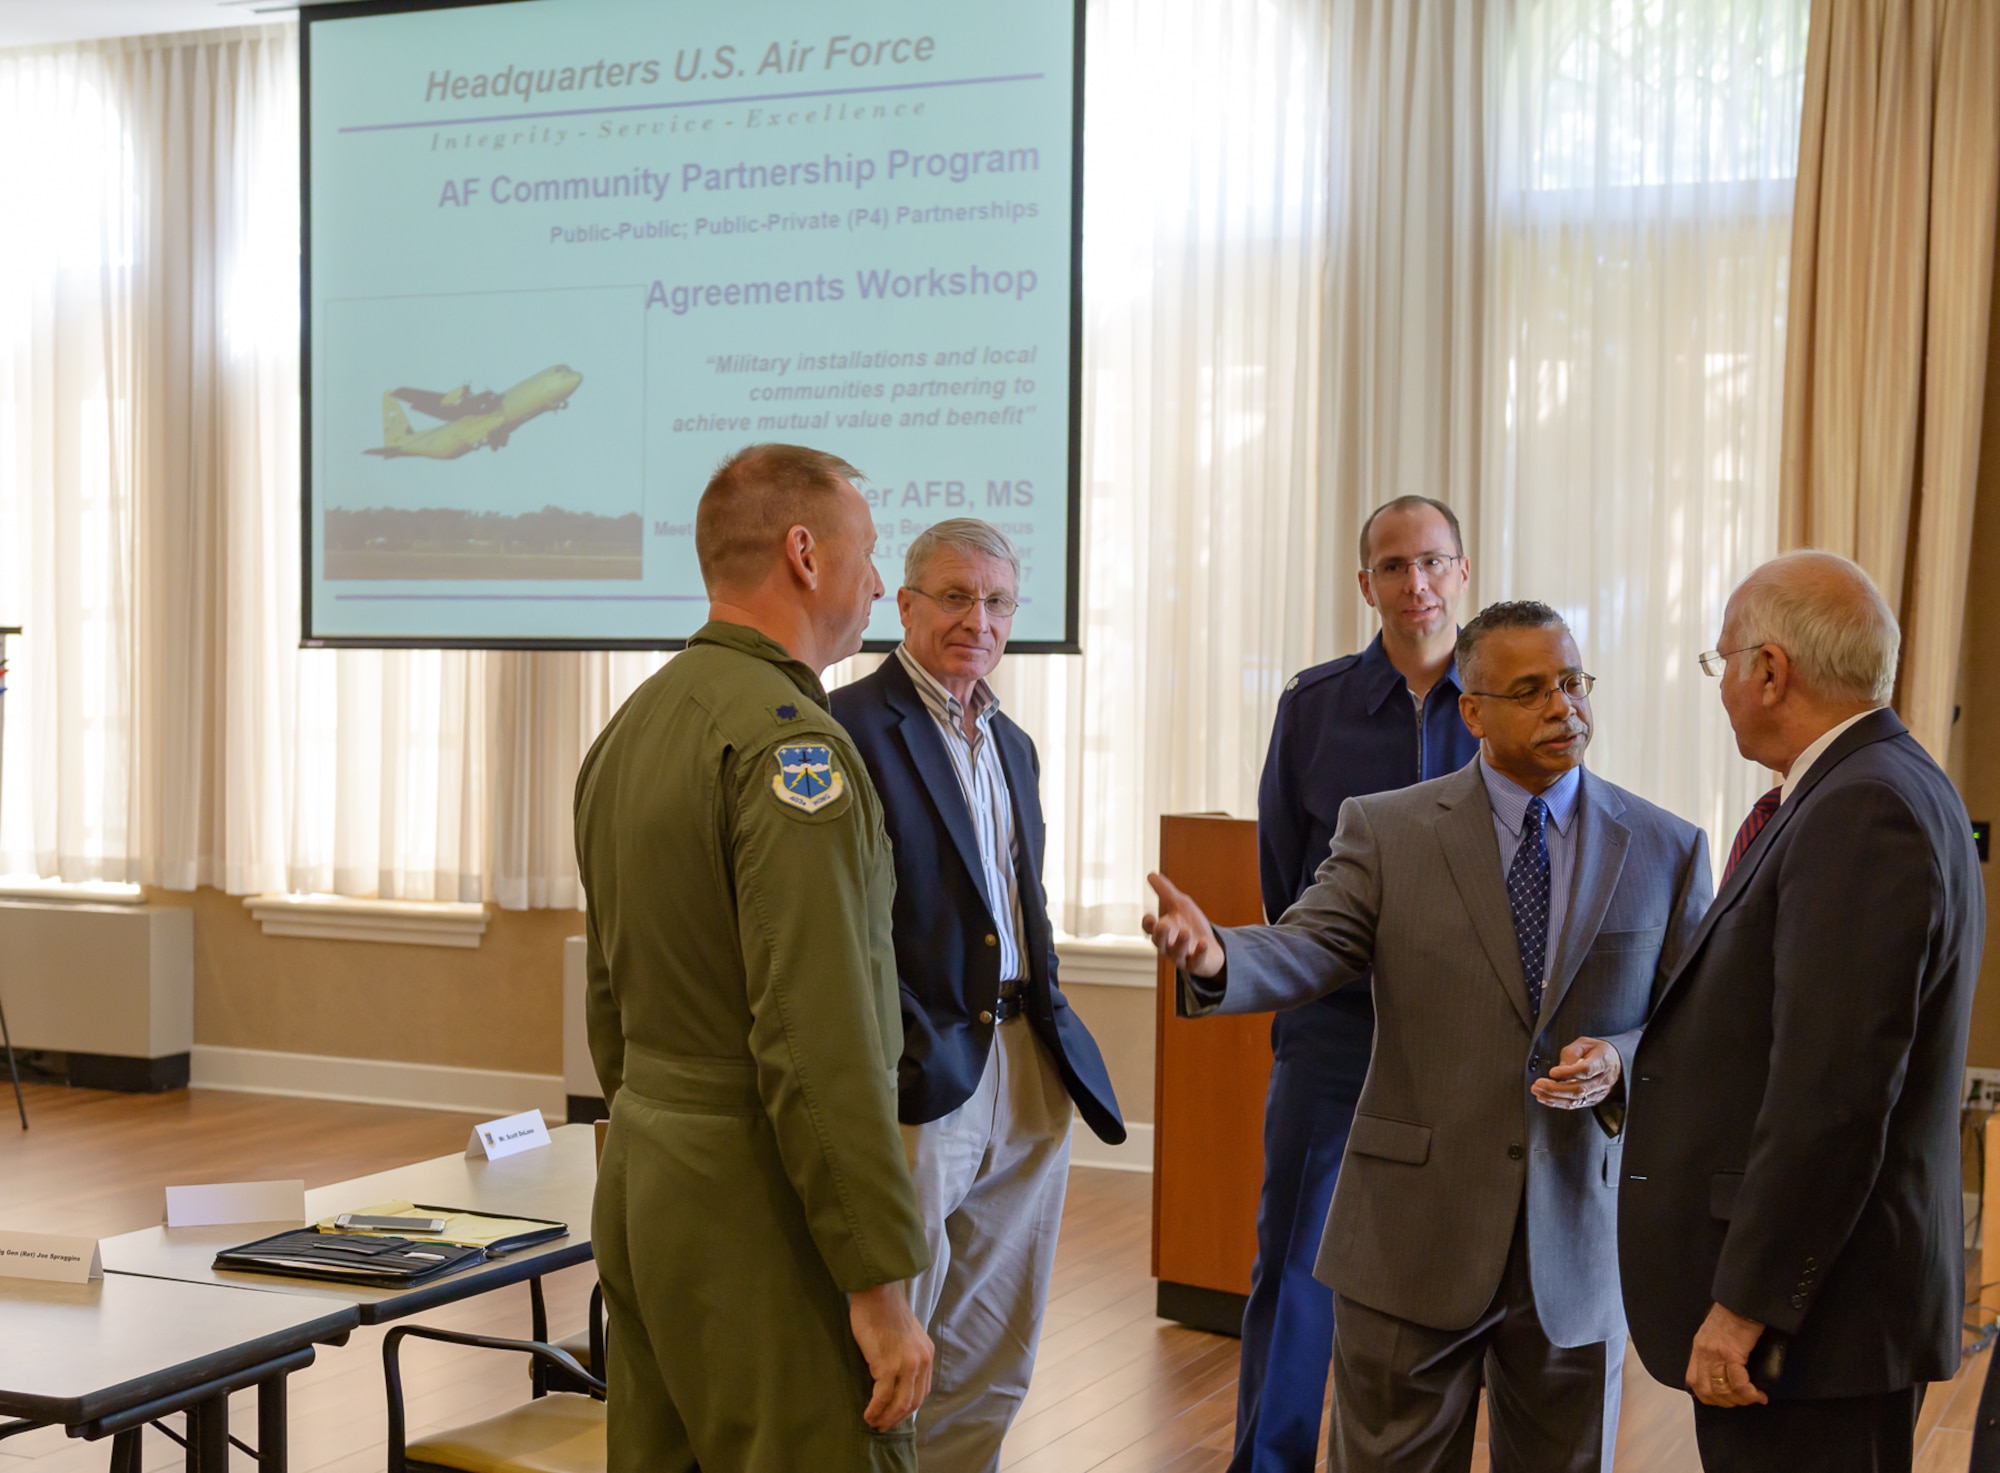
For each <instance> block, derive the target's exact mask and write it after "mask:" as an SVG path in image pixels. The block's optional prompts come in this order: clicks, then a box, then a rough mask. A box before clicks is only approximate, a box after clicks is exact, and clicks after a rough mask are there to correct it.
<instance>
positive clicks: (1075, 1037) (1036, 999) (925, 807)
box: [832, 656, 1125, 1145]
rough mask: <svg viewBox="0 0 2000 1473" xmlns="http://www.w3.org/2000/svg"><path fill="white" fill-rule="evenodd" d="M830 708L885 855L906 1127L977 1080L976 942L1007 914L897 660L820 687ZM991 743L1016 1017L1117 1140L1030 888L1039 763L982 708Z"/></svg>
mask: <svg viewBox="0 0 2000 1473" xmlns="http://www.w3.org/2000/svg"><path fill="white" fill-rule="evenodd" d="M832 700H833V714H834V716H835V718H836V719H838V720H839V722H840V724H841V725H842V726H844V727H846V728H847V732H848V735H850V736H851V737H853V738H854V745H855V747H856V748H857V749H858V750H859V751H860V753H861V760H862V761H863V762H865V763H867V765H868V775H869V777H870V778H872V779H873V780H874V782H875V788H876V791H877V792H879V793H880V794H881V795H882V816H883V821H884V822H885V823H886V824H887V826H888V829H889V841H890V844H891V845H892V846H893V847H894V849H895V851H896V909H895V935H896V977H897V981H898V982H899V983H900V985H901V987H902V992H903V1058H902V1062H901V1064H900V1065H899V1066H898V1068H897V1087H898V1092H899V1095H900V1104H899V1114H900V1116H901V1118H902V1120H903V1123H904V1124H906V1125H920V1124H922V1123H924V1122H925V1121H929V1120H937V1119H939V1118H941V1117H943V1116H945V1115H948V1114H950V1113H951V1112H952V1111H953V1110H956V1109H957V1108H958V1107H959V1106H960V1105H962V1104H964V1103H965V1101H966V1100H967V1098H969V1097H970V1096H971V1094H972V1091H973V1090H974V1089H975V1088H977V1087H978V1084H979V1076H980V1074H981V1073H982V1072H983V1071H984V1070H985V1068H986V1052H987V1050H988V1049H989V1048H991V1047H992V1045H993V1030H994V1027H995V1026H996V1025H994V1024H992V1023H982V1022H980V1021H979V1015H980V1013H982V1012H987V1013H990V1012H991V1011H992V1008H993V1002H994V999H995V998H997V997H998V996H999V995H1000V952H999V948H998V947H995V946H990V945H988V944H987V941H986V938H987V937H988V936H990V935H992V934H994V933H995V931H996V929H997V928H998V927H1000V926H1002V925H1012V924H1013V918H1012V917H1011V916H1009V917H996V916H995V915H994V914H993V912H992V907H991V906H990V905H989V904H988V902H987V899H986V894H985V891H984V889H983V888H982V886H981V884H980V880H979V876H980V871H981V866H980V863H979V840H978V838H977V837H976V836H975V834H974V832H973V827H972V814H971V812H970V811H969V810H968V809H967V808H966V806H965V795H964V792H963V791H962V790H961V789H960V787H959V785H958V775H957V774H956V773H955V772H954V771H953V770H952V765H951V757H950V755H949V754H948V753H947V752H946V751H945V745H944V737H943V736H942V735H941V734H940V733H939V731H938V729H937V723H936V722H935V720H933V719H932V717H931V713H930V711H929V710H928V709H927V708H926V707H925V706H924V703H923V698H922V697H921V696H919V695H918V694H917V688H916V686H915V684H914V683H913V682H912V681H911V680H910V674H909V672H908V671H907V670H905V669H904V668H903V662H902V661H901V660H900V659H897V658H895V657H893V656H892V657H891V658H889V659H887V660H884V661H883V662H882V667H881V668H880V669H879V670H877V671H876V672H875V673H874V674H873V675H869V676H866V677H864V678H862V679H860V680H857V681H855V682H854V683H853V684H852V685H846V686H842V687H841V688H840V689H839V690H837V691H835V692H833V697H832ZM992 731H993V741H994V743H995V744H996V745H997V746H998V748H999V751H1000V766H1001V770H1002V771H1004V772H1005V773H1006V775H1007V790H1008V792H1009V794H1010V795H1011V796H1012V799H1013V806H1014V838H1015V846H1016V849H1017V856H1016V860H1015V864H1016V883H1017V884H1018V886H1019V888H1020V892H1021V918H1022V922H1023V925H1024V927H1025V929H1026V931H1027V944H1026V945H1025V947H1024V948H1023V950H1022V955H1021V967H1022V970H1023V974H1024V975H1023V976H1022V977H1021V981H1020V992H1021V999H1022V1002H1023V1004H1024V1016H1025V1019H1026V1021H1027V1023H1028V1025H1029V1026H1030V1027H1032V1028H1033V1029H1034V1030H1035V1036H1036V1037H1038V1038H1039V1039H1041V1041H1042V1043H1043V1045H1044V1046H1045V1047H1046V1048H1047V1049H1048V1051H1049V1056H1050V1057H1051V1058H1052V1059H1053V1060H1054V1061H1055V1065H1056V1068H1057V1070H1058V1072H1059V1073H1060V1074H1061V1075H1062V1081H1063V1086H1064V1088H1066V1089H1067V1090H1068V1091H1069V1097H1070V1098H1071V1099H1072V1100H1074V1101H1075V1102H1076V1108H1077V1113H1078V1114H1080V1115H1082V1116H1083V1119H1084V1123H1085V1124H1087V1125H1088V1126H1089V1127H1090V1128H1091V1129H1092V1130H1093V1131H1095V1132H1096V1133H1097V1135H1098V1137H1099V1138H1100V1139H1102V1140H1106V1141H1109V1142H1111V1143H1112V1144H1113V1145H1116V1144H1117V1143H1118V1142H1120V1141H1122V1140H1124V1139H1125V1122H1124V1120H1123V1119H1122V1118H1120V1116H1119V1113H1118V1097H1117V1096H1116V1095H1115V1094H1113V1093H1112V1090H1111V1078H1110V1076H1109V1075H1108V1074H1107V1073H1106V1072H1105V1068H1104V1058H1103V1056H1102V1055H1101V1054H1100V1053H1099V1052H1098V1050H1097V1042H1096V1040H1095V1039H1093V1038H1092V1037H1091V1036H1090V1030H1089V1029H1087V1028H1085V1027H1084V1026H1083V1020H1082V1019H1081V1018H1079V1017H1077V1016H1076V1014H1075V1013H1073V1012H1072V1011H1070V1006H1069V999H1068V998H1066V997H1064V996H1063V994H1062V989H1061V987H1059V986H1058V985H1057V983H1056V951H1055V943H1054V940H1053V938H1052V935H1051V931H1050V927H1049V908H1048V900H1047V897H1046V896H1045V895H1044V894H1043V893H1042V852H1043V847H1044V844H1045V841H1046V830H1045V829H1044V827H1043V823H1042V794H1041V770H1042V769H1041V764H1040V762H1039V761H1038V760H1037V759H1036V757H1035V744H1034V743H1033V742H1031V741H1030V740H1028V734H1027V733H1026V732H1024V731H1022V730H1021V728H1020V727H1018V726H1016V725H1015V724H1014V723H1013V722H1011V721H1009V720H1008V719H1007V717H1006V715H1005V714H1004V713H1003V714H1000V715H997V716H995V717H994V719H993V725H992Z"/></svg>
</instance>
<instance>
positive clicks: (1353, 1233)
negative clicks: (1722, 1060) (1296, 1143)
mask: <svg viewBox="0 0 2000 1473" xmlns="http://www.w3.org/2000/svg"><path fill="white" fill-rule="evenodd" d="M1458 668H1459V671H1460V673H1461V674H1462V675H1463V676H1464V677H1465V682H1466V690H1465V693H1464V695H1463V696H1461V697H1460V701H1461V705H1462V709H1463V712H1464V715H1465V720H1466V724H1467V726H1469V727H1470V728H1471V729H1472V732H1473V734H1474V735H1475V736H1477V737H1478V738H1479V739H1480V754H1479V758H1478V760H1477V761H1475V762H1472V763H1469V764H1467V766H1466V767H1465V768H1464V769H1462V770H1461V771H1459V772H1455V773H1452V774H1451V775H1450V776H1448V777H1441V778H1437V779H1435V780H1433V781H1431V782H1425V783H1418V784H1417V785H1416V786H1415V787H1409V788H1403V789H1400V790H1398V791H1394V792H1388V793H1371V794H1368V795H1366V796H1362V797H1355V798H1350V799H1348V800H1347V802H1346V803H1345V804H1343V805H1342V807H1341V810H1340V827H1339V828H1338V829H1337V830H1336V831H1335V833H1334V837H1333V843H1332V845H1331V847H1330V849H1329V850H1328V854H1327V858H1326V861H1325V863H1323V864H1322V865H1321V866H1320V868H1319V873H1318V875H1317V876H1316V877H1315V878H1314V880H1313V883H1312V887H1311V888H1310V889H1308V890H1307V891H1306V893H1305V894H1304V895H1303V896H1301V897H1300V899H1299V901H1298V903H1297V904H1295V905H1293V906H1292V907H1291V908H1290V909H1289V910H1287V911H1286V912H1285V914H1284V916H1283V918H1282V919H1280V920H1279V922H1278V923H1277V924H1276V925H1274V926H1239V927H1235V928H1233V929H1228V930H1223V931H1216V930H1214V929H1213V928H1211V927H1210V926H1209V924H1208V921H1207V920H1206V918H1204V917H1203V915H1202V913H1201V911H1200V909H1199V908H1198V907H1197V906H1195V905H1194V903H1193V902H1192V901H1190V900H1189V899H1188V898H1187V897H1186V896H1185V895H1183V894H1182V893H1181V892H1180V891H1179V890H1178V889H1176V888H1175V887H1174V886H1173V885H1172V884H1171V883H1169V882H1168V881H1167V880H1165V879H1163V878H1161V877H1160V876H1158V875H1154V876H1152V877H1151V879H1152V884H1153V888H1154V889H1155V890H1156V891H1158V893H1159V896H1160V909H1159V914H1158V916H1148V917H1147V918H1146V929H1147V931H1148V932H1149V933H1150V934H1151V935H1152V937H1153V941H1154V944H1155V945H1156V946H1158V948H1159V949H1160V952H1161V954H1162V955H1164V956H1166V957H1167V958H1168V960H1169V961H1171V962H1173V963H1174V964H1175V965H1176V966H1177V967H1179V968H1181V977H1180V988H1181V993H1180V1000H1179V1001H1180V1007H1181V1009H1182V1011H1183V1012H1185V1013H1188V1014H1190V1015H1193V1014H1198V1013H1203V1012H1208V1011H1216V1010H1219V1011H1222V1012H1256V1011H1259V1010H1262V1009H1267V1008H1272V1007H1284V1006H1291V1005H1296V1004H1298V1003H1301V1002H1304V1001H1306V1000H1307V999H1309V998H1312V997H1316V996H1318V995H1320V994H1322V993H1326V992H1330V991H1332V990H1334V989H1335V988H1339V987H1344V986H1349V985H1352V984H1353V983H1355V982H1356V981H1358V980H1359V979H1360V978H1362V977H1364V976H1367V975H1369V973H1370V971H1371V970H1372V972H1373V975H1374V987H1375V1049H1374V1056H1373V1058H1372V1060H1371V1061H1370V1063H1369V1066H1368V1078H1367V1082H1366V1084H1364V1085H1363V1086H1362V1091H1361V1102H1360V1106H1359V1108H1358V1109H1357V1110H1356V1111H1355V1115H1354V1125H1353V1128H1352V1130H1351V1131H1350V1133H1349V1135H1348V1137H1347V1152H1346V1158H1345V1159H1344V1160H1343V1161H1342V1163H1341V1168H1340V1181H1339V1183H1338V1185H1336V1186H1335V1187H1334V1190H1333V1209H1332V1213H1331V1215H1330V1216H1329V1217H1328V1219H1327V1224H1326V1235H1325V1238H1324V1239H1323V1241H1322V1242H1321V1244H1320V1252H1319V1263H1318V1269H1317V1271H1318V1273H1319V1276H1320V1278H1321V1280H1322V1281H1323V1282H1325V1283H1326V1284H1328V1285H1329V1286H1330V1287H1331V1288H1332V1289H1333V1294H1334V1313H1333V1362H1334V1370H1333V1394H1334V1414H1333V1432H1332V1436H1331V1444H1332V1445H1331V1447H1330V1448H1329V1454H1328V1462H1329V1465H1330V1466H1331V1467H1332V1468H1334V1469H1337V1470H1340V1473H1420V1470H1421V1473H1444V1470H1457V1473H1463V1470H1465V1469H1466V1468H1468V1467H1469V1466H1470V1465H1471V1461H1472V1454H1473V1432H1474V1425H1475V1422H1476V1419H1477V1416H1478V1410H1479V1390H1480V1386H1481V1384H1482V1383H1484V1385H1485V1388H1486V1392H1487V1407H1488V1410H1489V1413H1490V1440H1491V1444H1492V1453H1493V1459H1492V1461H1493V1465H1494V1466H1495V1467H1496V1468H1518V1469H1534V1470H1536V1473H1598V1470H1601V1469H1605V1468H1609V1467H1610V1466H1611V1452H1612V1446H1613V1443H1614V1440H1615V1438H1616V1435H1617V1427H1618V1405H1619V1386H1620V1380H1619V1371H1620V1367H1621V1365H1622V1362H1623V1359H1624V1354H1625V1323H1624V1315H1623V1313H1622V1311H1621V1307H1620V1303H1619V1295H1618V1249H1617V1243H1616V1226H1617V1184H1618V1176H1619V1157H1620V1154H1621V1147H1622V1144H1623V1142H1622V1140H1621V1138H1620V1125H1621V1121H1622V1117H1623V1091H1622V1088H1621V1081H1622V1075H1623V1072H1624V1064H1625V1060H1626V1059H1628V1058H1629V1057H1630V1055H1631V1050H1632V1047H1633V1044H1634V1043H1635V1042H1636V1041H1637V1030H1638V1028H1639V1026H1640V1025H1641V1023H1642V1022H1643V1020H1644V1018H1645V1016H1646V1010H1647V1008H1648V1006H1649V1005H1650V1003H1651V1000H1652V996H1653V989H1654V987H1655V985H1656V984H1657V983H1658V982H1659V981H1660V980H1661V979H1662V978H1664V976H1665V975H1666V973H1667V970H1668V969H1669V967H1670V965H1671V962H1672V959H1673V958H1674V957H1676V956H1678V955H1679V954H1680V952H1681V950H1682V949H1683V947H1684V946H1685V944H1686V942H1687V940H1688V938H1689V937H1690V936H1691V935H1692V934H1693V933H1694V930H1695V927H1696V925H1697V923H1698V921H1699V918H1700V916H1701V914H1702V912H1703V910H1704V909H1706V907H1707V904H1708V897H1709V884H1708V846H1707V843H1706V841H1705V840H1704V839H1703V838H1702V834H1701V831H1700V830H1699V829H1697V828H1696V827H1695V826H1694V825H1693V824H1690V823H1688V822H1686V821H1685V820H1683V819H1679V818H1676V817H1674V815H1672V814H1670V813H1666V812H1663V811H1662V810H1660V809H1658V808H1655V807H1654V806H1653V805H1652V804H1650V803H1648V802H1646V801H1645V800H1644V799H1642V798H1640V797H1638V796H1637V795H1635V794H1632V793H1628V792H1626V791H1624V790H1623V789H1621V788H1618V787H1615V786H1614V785H1612V784H1611V783H1608V782H1605V781H1604V780H1603V779H1601V778H1598V777H1596V776H1594V775H1592V774H1591V773H1589V772H1588V771H1586V770H1585V769H1584V767H1583V754H1584V748H1585V747H1586V746H1587V745H1588V743H1589V740H1590V688H1591V685H1592V682H1593V677H1592V676H1590V675H1589V674H1587V673H1586V672H1585V671H1584V670H1583V668H1582V665H1581V663H1580V661H1579V659H1578V655H1577V649H1576V644H1575V642H1574V641H1573V640H1572V639H1571V638H1570V634H1569V630H1568V629H1567V628H1566V627H1565V626H1564V625H1563V622H1562V620H1561V618H1560V617H1558V616H1557V614H1556V612H1555V611H1554V610H1553V609H1551V608H1548V607H1547V606H1546V605H1543V604H1537V603H1512V604H1498V605H1495V606H1493V607H1490V608H1488V609H1486V610H1485V611H1484V612H1482V613H1481V614H1480V616H1479V617H1478V618H1477V619H1474V620H1473V621H1472V622H1471V623H1470V624H1467V625H1466V626H1465V629H1464V631H1463V632H1462V633H1461V634H1460V635H1459V640H1458Z"/></svg>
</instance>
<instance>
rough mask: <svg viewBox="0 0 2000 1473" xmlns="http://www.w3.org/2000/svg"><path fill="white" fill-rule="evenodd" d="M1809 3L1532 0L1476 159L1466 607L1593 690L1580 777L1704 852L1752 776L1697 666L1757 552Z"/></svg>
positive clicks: (1772, 460)
mask: <svg viewBox="0 0 2000 1473" xmlns="http://www.w3.org/2000/svg"><path fill="white" fill-rule="evenodd" d="M1809 8H1810V7H1809V3H1808V0H1671V3H1669V0H1533V3H1524V4H1522V5H1521V6H1520V7H1519V9H1518V10H1517V11H1516V12H1515V17H1514V23H1513V24H1512V25H1511V27H1510V28H1509V33H1508V35H1507V36H1506V37H1505V40H1504V42H1503V45H1504V47H1505V54H1506V61H1505V65H1504V68H1503V75H1504V78H1505V82H1504V90H1503V91H1502V93H1501V95H1500V96H1498V97H1496V98H1495V99H1494V102H1495V104H1496V105H1495V107H1494V109H1493V112H1492V114H1491V116H1490V119H1489V123H1488V128H1489V134H1488V138H1489V149H1490V152H1491V155H1492V157H1493V160H1494V164H1493V171H1494V184H1495V190H1494V202H1493V206H1492V214H1491V221H1490V225H1489V234H1488V239H1487V244H1486V248H1485V250H1484V251H1483V252H1482V258H1483V263H1484V273H1485V276H1486V279H1487V282H1488V318H1487V320H1488V324H1489V338H1488V351H1487V354H1486V357H1485V360H1484V362H1485V372H1484V374H1483V381H1484V385H1485V390H1486V395H1487V403H1486V406H1485V423H1486V432H1487V445H1488V452H1489V453H1488V456H1487V460H1486V475H1485V481H1484V486H1483V488H1482V489H1483V495H1482V497H1481V500H1480V515H1479V536H1478V538H1477V543H1476V545H1477V551H1478V556H1479V563H1480V570H1481V585H1482V587H1483V589H1484V590H1485V591H1486V593H1487V594H1488V595H1489V596H1508V597H1529V598H1540V599H1543V600H1545V601H1547V602H1549V603H1552V604H1554V605H1556V606H1557V607H1558V608H1559V609H1561V610H1562V611H1563V613H1564V614H1565V615H1566V616H1567V617H1568V619H1569V620H1570V622H1571V624H1572V626H1573V627H1574V628H1575V629H1576V631H1577V636H1578V641H1579V643H1580V644H1581V645H1582V647H1583V650H1584V658H1585V662H1586V664H1587V665H1588V666H1589V668H1590V669H1591V670H1592V671H1594V672H1595V673H1596V674H1597V675H1598V676H1599V678H1600V681H1601V684H1600V685H1599V686H1598V689H1597V692H1596V695H1595V696H1594V698H1593V704H1594V706H1595V710H1596V716H1597V721H1598V728H1597V735H1596V737H1595V739H1594V741H1593V744H1592V747H1591V764H1592V767H1593V769H1594V770H1596V771H1598V772H1601V773H1603V774H1604V775H1605V776H1607V777H1610V778H1611V779H1613V780H1614V781H1616V782H1620V783H1623V784H1625V785H1627V786H1629V787H1631V788H1633V789H1635V790H1636V791H1638V792H1639V793H1641V794H1643V795H1644V796H1646V797H1648V798H1650V799H1652V800H1653V801H1655V802H1657V803H1661V804H1663V805H1665V806H1666V807H1668V808H1671V809H1673V810H1674V811H1676V812H1678V813H1681V814H1684V815H1686V816H1688V817H1690V818H1693V819H1694V820H1696V821H1697V822H1699V823H1701V824H1702V825H1703V826H1704V827H1705V828H1706V829H1707V830H1708V832H1709V836H1710V840H1711V842H1712V843H1713V844H1716V845H1718V846H1726V845H1727V843H1728V842H1729V839H1730V837H1731V835H1732V834H1733V833H1734V831H1735V828H1736V825H1737V823H1738V822H1739V820H1740V819H1741V817H1742V815H1743V814H1744V813H1745V812H1746V811H1748V809H1749V807H1750V804H1751V802H1752V801H1753V800H1754V799H1755V797H1756V795H1757V794H1758V793H1759V792H1761V791H1762V790H1763V788H1764V787H1765V786H1767V785H1768V779H1767V778H1766V777H1765V776H1764V775H1763V773H1762V772H1761V770H1759V769H1755V768H1753V767H1751V765H1750V764H1748V763H1746V762H1744V761H1743V760H1742V759H1741V758H1740V757H1738V756H1737V754H1736V749H1735V743H1734V741H1733V739H1732V738H1731V737H1730V735H1729V728H1728V723H1727V722H1726V720H1725V719H1724V717H1723V713H1722V709H1721V705H1720V703H1719V701H1718V700H1717V698H1716V692H1715V689H1714V683H1713V682H1712V681H1709V680H1707V679H1706V678H1705V677H1703V675H1702V674H1701V671H1700V668H1699V666H1698V665H1697V664H1696V663H1695V655H1696V654H1697V653H1698V652H1699V651H1701V650H1704V649H1707V648H1709V647H1710V646H1711V645H1713V644H1714V642H1715V636H1716V633H1717V632H1718V628H1719V626H1720V623H1721V615H1722V605H1723V601H1724V600H1725V599H1726V598H1727V597H1728V594H1729V590H1730V588H1731V587H1732V586H1734V584H1735V583H1736V581H1737V580H1738V579H1740V578H1741V577H1742V576H1743V574H1744V573H1746V572H1748V571H1749V569H1750V568H1751V567H1752V566H1753V565H1754V564H1755V563H1757V562H1758V561H1761V560H1762V559H1763V558H1765V557H1768V556H1770V555H1771V554H1772V553H1773V552H1774V551H1775V550H1776V544H1777V525H1778V467H1779V448H1780V439H1781V430H1782V422H1781V421H1782V404H1783V399H1784V361H1785V348H1784V332H1785V317H1786V295H1785V284H1786V279H1787V275H1788V271H1789V258H1790V246H1791V213H1792V191H1793V184H1794V175H1795V174H1796V172H1797V163H1798V140H1799V116H1800V107H1801V103H1802V97H1803V87H1804V77H1805V53H1806V21H1807V14H1808V10H1809Z"/></svg>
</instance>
